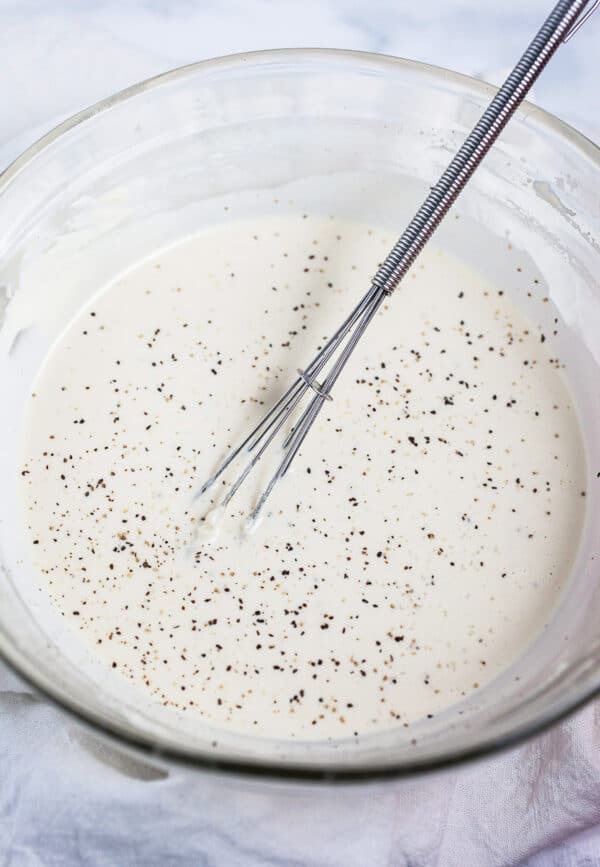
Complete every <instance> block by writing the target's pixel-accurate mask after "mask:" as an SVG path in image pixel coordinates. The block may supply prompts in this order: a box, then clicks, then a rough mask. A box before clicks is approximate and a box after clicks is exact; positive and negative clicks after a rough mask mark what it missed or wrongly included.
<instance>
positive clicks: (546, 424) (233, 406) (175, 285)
mask: <svg viewBox="0 0 600 867" xmlns="http://www.w3.org/2000/svg"><path fill="white" fill-rule="evenodd" d="M393 240H394V236H393V234H392V233H390V232H385V231H382V230H374V229H368V228H367V227H365V226H361V225H359V224H356V223H348V222H342V221H338V220H334V219H326V218H321V217H298V218H291V217H290V218H281V219H275V218H263V219H258V220H255V221H252V222H250V221H248V222H239V223H232V224H230V225H226V226H222V227H219V228H215V229H214V230H211V231H209V232H205V233H202V234H198V235H197V236H194V237H191V238H188V239H186V240H184V241H182V242H181V243H180V244H178V245H176V246H174V247H171V248H169V249H167V250H165V251H162V252H160V254H157V255H156V256H154V257H153V258H151V259H148V260H146V261H144V262H142V263H140V264H139V265H137V266H136V267H134V268H133V269H131V270H130V271H128V272H126V273H124V274H123V275H121V276H120V277H119V278H118V279H117V280H116V281H115V282H114V283H112V284H111V285H110V286H109V287H107V288H106V289H105V290H104V291H102V292H101V293H100V294H99V295H98V296H97V297H96V298H95V299H94V300H93V302H92V303H91V304H90V305H89V306H88V307H87V308H86V309H85V310H83V311H82V312H81V314H80V315H79V316H78V317H77V318H76V319H75V320H74V321H73V322H72V323H71V325H70V326H69V328H68V329H67V330H66V332H65V333H64V335H63V336H62V338H61V339H60V340H59V341H58V342H57V344H56V345H55V347H54V349H53V350H52V352H51V353H50V355H49V357H48V359H47V362H46V364H45V366H44V367H43V369H42V371H41V373H40V375H39V377H38V380H37V382H36V384H35V388H34V392H33V394H32V397H31V400H30V406H29V411H28V418H27V423H26V429H25V431H24V459H23V465H22V467H21V468H20V470H21V476H20V484H21V487H22V492H23V499H24V508H25V520H26V523H27V525H28V528H29V533H30V538H31V543H32V552H33V558H34V562H35V566H36V568H37V570H38V571H39V575H40V582H41V586H42V587H43V588H44V589H45V590H47V592H48V593H49V594H50V596H51V598H52V600H53V601H54V603H55V604H56V606H57V607H58V609H59V610H60V612H61V613H62V614H63V615H64V617H65V618H66V620H67V621H68V622H69V624H70V625H71V626H72V628H73V630H75V631H77V632H78V633H79V634H80V637H81V640H82V641H84V642H86V643H87V644H88V646H89V648H90V651H91V653H93V654H94V655H95V656H96V657H98V658H100V659H102V660H104V661H105V664H106V666H107V668H109V669H111V670H114V676H115V677H120V678H127V679H128V680H129V681H130V682H131V685H132V688H135V689H137V690H142V691H144V692H145V693H146V694H147V695H148V696H151V697H152V698H153V699H154V700H156V701H157V702H160V703H161V704H163V705H164V706H166V707H169V708H172V709H173V711H174V712H181V711H182V710H185V711H186V714H187V715H188V716H189V715H190V714H196V715H198V716H199V717H201V718H203V719H205V720H209V721H211V722H212V723H214V724H217V725H220V726H224V727H225V726H226V727H229V728H232V729H236V730H239V731H247V732H253V733H257V734H263V735H276V736H279V737H297V738H306V737H316V738H323V737H345V736H348V735H352V734H354V733H362V732H366V731H369V730H373V729H375V728H378V727H379V728H382V727H386V728H387V727H390V726H394V725H409V724H410V723H411V722H413V721H415V720H418V719H420V718H423V717H426V716H428V715H435V714H438V713H439V712H440V711H442V710H443V709H445V708H447V707H448V706H449V705H451V704H453V703H455V702H457V701H458V700H460V699H461V698H463V697H466V696H469V695H471V694H472V693H473V692H475V691H477V690H479V689H481V688H482V687H483V686H485V685H486V684H487V683H488V682H489V681H490V680H491V679H493V678H494V677H495V676H496V675H498V674H499V673H500V672H502V671H504V670H505V669H506V668H507V667H508V666H509V665H510V664H511V663H512V662H513V661H514V660H515V659H516V658H517V657H518V656H519V655H520V654H521V653H522V652H523V651H524V649H525V648H526V647H527V646H528V645H529V643H530V642H531V641H532V640H533V639H534V638H535V636H536V635H537V634H538V633H539V632H540V630H542V629H543V627H544V625H545V624H546V623H547V622H548V620H549V619H550V618H551V616H552V613H553V610H554V609H555V606H556V603H557V601H558V599H559V597H560V594H561V592H562V590H563V589H564V587H565V584H566V581H567V579H568V576H569V570H570V567H571V564H572V561H573V558H574V555H575V553H576V550H577V545H578V540H579V534H580V527H581V524H582V520H583V511H584V503H585V499H584V497H585V490H584V488H585V462H584V451H583V444H582V439H581V435H580V431H579V427H578V421H577V416H576V412H575V410H574V407H573V404H572V401H571V398H570V395H569V393H568V390H567V387H566V384H565V379H564V376H563V373H562V371H561V364H560V362H559V360H558V359H556V358H555V357H553V356H552V353H551V352H548V351H547V346H548V345H551V341H550V340H549V341H548V342H546V340H547V338H550V337H551V335H546V334H544V333H542V332H541V331H540V329H539V328H537V327H536V325H535V323H533V322H532V323H530V322H528V321H526V320H525V319H524V318H523V316H522V315H521V314H520V312H519V311H518V310H517V309H516V307H515V306H514V304H513V303H512V302H511V301H510V300H509V299H508V298H507V296H506V295H505V294H504V291H503V289H502V287H501V286H493V285H490V284H489V283H488V282H486V280H485V279H484V278H483V277H482V276H481V275H480V274H478V273H476V272H474V271H473V270H471V269H469V267H467V266H466V265H465V264H464V263H461V262H459V261H458V260H456V259H454V258H452V257H450V256H449V255H448V254H446V253H443V252H442V251H440V250H438V249H436V248H435V247H432V248H428V249H427V250H426V251H425V253H424V254H423V255H422V257H421V259H420V260H419V263H418V265H417V267H415V268H414V269H413V271H412V272H411V274H410V275H409V277H408V278H407V279H406V280H405V281H404V283H403V285H402V287H401V288H400V289H399V290H398V292H397V293H396V294H395V295H394V296H393V297H392V298H391V299H390V300H389V302H388V303H386V305H385V307H384V309H383V310H382V311H381V313H380V314H379V315H378V317H377V319H376V320H375V322H374V323H373V324H372V326H371V328H370V329H369V331H368V333H367V335H366V336H365V337H364V338H363V340H362V342H361V344H360V346H359V348H358V350H357V352H356V356H355V357H353V359H352V360H351V362H350V364H349V366H348V368H347V370H346V371H345V373H344V375H343V376H342V377H341V379H340V380H339V382H338V384H337V385H336V388H335V392H334V400H333V402H332V403H328V404H327V405H326V407H325V408H324V410H323V412H322V413H321V415H320V416H319V418H318V421H317V423H316V424H315V426H314V428H313V430H312V432H311V434H310V436H309V438H308V439H307V441H306V442H305V444H304V446H303V448H302V451H301V453H300V455H299V456H298V457H297V458H296V461H295V463H294V465H293V470H292V471H291V472H290V473H289V474H288V476H287V477H286V479H285V480H284V481H283V482H282V483H281V484H280V485H279V486H278V488H277V489H276V491H275V493H274V494H273V496H272V498H271V500H270V503H269V512H270V514H269V515H268V517H267V518H266V519H265V520H264V521H263V522H262V524H261V526H260V527H259V528H258V530H257V531H256V532H255V533H253V534H252V535H248V534H243V533H242V532H241V528H242V527H243V524H244V519H245V518H246V516H247V514H248V511H249V509H250V507H251V506H252V504H253V503H254V502H255V500H256V497H257V495H258V494H259V493H260V491H261V490H262V487H263V486H264V484H265V482H266V481H267V479H268V478H269V475H270V472H272V470H273V468H274V462H275V461H276V460H277V457H278V452H277V447H275V448H274V449H273V451H272V461H271V462H269V461H266V463H265V465H264V466H262V465H261V466H260V467H259V468H257V470H256V471H255V473H254V474H253V475H252V476H251V477H250V479H249V480H248V481H247V482H246V484H245V486H244V487H243V488H242V489H241V490H240V492H239V494H238V495H237V496H236V498H235V499H234V500H233V501H232V503H231V505H230V506H229V508H228V510H227V514H226V515H225V516H223V520H222V521H220V522H219V533H218V535H217V534H216V533H213V532H212V530H210V529H209V531H208V532H207V528H206V523H207V522H206V521H203V520H202V519H203V517H204V513H205V509H206V507H207V506H208V505H210V504H207V503H201V502H199V501H196V500H194V495H195V494H196V493H197V491H198V487H199V485H200V484H201V482H202V481H203V480H204V479H205V478H206V477H207V476H209V475H210V474H211V472H212V471H213V470H214V469H215V467H216V465H217V464H218V463H219V461H220V459H222V458H223V457H224V455H225V453H226V451H227V449H228V447H229V446H231V445H234V444H235V443H236V442H237V441H238V439H239V438H240V436H241V435H243V434H244V432H245V431H247V429H248V428H249V426H250V425H252V424H254V423H256V421H258V419H259V418H260V416H261V415H262V413H263V412H264V411H265V409H266V408H268V406H269V405H270V404H271V403H272V402H273V400H274V399H276V398H277V396H278V395H279V393H280V392H281V391H282V390H283V389H284V388H285V387H287V385H288V384H289V382H290V379H291V378H292V377H293V376H294V375H295V370H296V368H298V367H301V366H305V365H306V364H307V363H308V361H309V360H310V359H311V358H312V356H313V355H314V352H315V350H316V349H317V347H318V346H319V345H322V342H323V340H324V339H325V338H326V336H327V335H328V334H330V333H331V332H332V330H333V329H334V327H335V326H336V325H337V324H338V323H339V321H340V320H341V318H342V317H343V315H344V314H345V313H346V312H347V311H348V310H349V309H350V308H351V307H352V306H353V305H354V304H355V303H356V301H357V300H358V298H359V297H360V295H361V294H362V293H363V292H364V290H365V289H366V287H367V286H368V283H369V280H370V277H371V275H372V273H373V270H374V268H375V266H376V264H377V262H379V261H381V259H382V258H383V256H384V255H385V253H386V251H387V249H388V248H389V247H390V246H391V244H392V243H393ZM507 255H513V254H512V253H511V252H510V251H507ZM515 268H517V269H518V270H519V263H518V261H517V260H516V259H515ZM520 278H522V289H523V291H524V292H525V291H527V292H531V293H533V295H534V297H535V296H536V293H538V286H537V280H536V279H535V275H533V274H527V273H522V274H521V275H520ZM539 300H540V304H542V303H544V300H543V298H542V296H541V294H540V298H539ZM232 477H233V474H231V475H230V477H229V478H230V479H231V478H232ZM218 496H219V491H218V489H217V491H216V493H215V497H214V499H215V501H216V500H217V499H218Z"/></svg>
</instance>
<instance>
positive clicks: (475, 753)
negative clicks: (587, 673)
mask: <svg viewBox="0 0 600 867" xmlns="http://www.w3.org/2000/svg"><path fill="white" fill-rule="evenodd" d="M285 60H287V61H289V62H291V63H296V64H297V65H300V66H302V65H303V64H304V65H306V66H307V67H308V66H309V65H310V63H311V62H314V61H317V60H320V61H322V60H326V61H329V62H332V63H334V64H339V65H340V67H344V66H345V67H349V68H350V69H352V62H353V61H357V62H360V63H361V64H363V65H365V64H366V65H369V64H370V65H371V66H372V67H373V68H376V69H378V70H379V71H381V72H383V71H385V70H386V69H389V70H393V71H395V72H398V71H402V70H404V71H407V72H411V73H413V74H416V75H418V76H420V77H421V79H423V80H427V79H429V80H431V82H432V83H437V84H439V83H440V82H442V81H443V82H445V83H447V84H449V85H451V86H453V87H454V88H455V89H462V90H464V91H465V93H469V94H470V95H471V96H476V97H477V96H478V97H480V98H482V99H483V100H484V101H485V100H489V99H491V97H492V96H493V94H494V93H495V92H496V91H497V88H496V87H495V86H494V85H491V84H488V83H486V82H483V81H481V80H479V79H476V78H472V77H471V76H468V75H464V74H462V73H458V72H454V71H452V70H448V69H446V68H444V67H441V66H435V65H433V64H429V63H424V62H421V61H415V60H409V59H406V58H400V57H394V56H392V55H386V54H378V53H375V52H368V51H354V50H350V49H339V48H277V49H265V50H261V51H250V52H244V53H237V54H229V55H225V56H221V57H216V58H210V59H207V60H201V61H197V62H194V63H190V64H186V65H184V66H180V67H177V68H175V69H172V70H169V71H167V72H163V73H160V74H158V75H156V76H152V77H150V78H147V79H144V80H143V81H141V82H139V83H136V84H134V85H131V86H130V87H127V88H125V89H123V90H120V91H118V92H117V93H115V94H112V95H111V96H108V97H106V98H105V99H102V100H100V101H98V102H96V103H94V104H92V105H90V106H88V107H87V108H84V109H83V110H81V111H79V112H77V113H76V114H73V115H72V116H70V117H68V118H67V119H66V120H64V121H62V122H61V123H59V124H58V125H56V126H55V127H53V128H51V129H50V130H49V131H48V132H47V133H45V134H44V135H43V136H41V137H40V138H38V139H37V140H36V141H34V142H33V143H32V144H31V145H30V146H29V147H28V148H27V149H26V150H25V151H23V152H22V153H21V154H20V155H19V156H17V157H16V158H15V159H14V160H13V161H12V162H10V163H9V164H8V165H7V166H6V168H5V169H4V170H3V171H1V172H0V195H2V193H3V192H4V191H5V190H6V189H7V187H8V186H9V185H10V184H11V183H12V181H13V180H15V179H16V178H17V176H18V175H19V174H20V172H21V171H22V170H23V169H25V168H26V167H27V166H28V165H29V163H30V162H32V160H34V159H35V157H36V156H37V155H38V154H39V153H41V152H42V151H44V150H45V149H46V148H48V147H50V146H51V145H52V144H53V143H54V142H55V141H56V140H57V139H59V138H60V137H61V136H63V135H64V134H66V133H68V132H69V131H70V130H71V129H73V128H74V127H77V126H79V125H81V124H83V123H85V122H86V121H88V120H91V119H92V118H94V117H95V116H96V115H98V114H101V113H103V112H105V111H108V110H110V109H111V108H112V107H113V106H114V105H117V104H120V103H124V102H126V101H127V100H129V99H133V98H135V97H136V96H138V95H139V94H141V93H144V92H145V91H149V90H153V89H156V88H158V87H161V86H163V85H165V84H168V83H170V82H172V81H175V80H180V79H184V78H186V77H187V76H192V75H195V74H197V73H198V72H218V71H221V70H226V69H227V68H232V67H235V66H236V65H239V64H243V63H247V62H248V61H250V62H253V63H255V64H259V65H264V64H269V63H270V62H276V63H281V62H282V61H285ZM519 114H526V116H527V120H528V122H531V121H532V120H533V122H534V124H535V125H536V126H539V127H540V128H541V129H542V130H544V131H545V132H547V133H550V134H553V135H555V136H559V137H560V138H562V139H563V141H566V142H567V143H568V144H569V146H570V147H573V148H575V149H576V150H578V151H579V152H580V153H582V154H583V155H584V156H585V157H586V158H588V159H590V160H591V161H592V162H593V163H595V164H596V166H597V167H598V170H599V171H600V146H598V145H596V144H595V143H594V142H593V141H592V140H591V139H589V138H588V137H586V136H585V135H584V134H583V133H580V132H579V131H578V130H576V129H575V128H574V127H572V126H570V125H569V124H567V123H565V122H564V121H562V120H560V119H559V118H557V117H556V116H554V115H552V114H550V113H549V112H547V111H545V110H544V109H542V108H539V107H538V106H535V105H533V104H532V103H530V102H524V103H523V104H522V106H521V107H520V108H519V110H518V111H517V115H519ZM11 645H12V643H11V642H10V641H6V640H5V636H4V635H3V633H2V631H1V630H0V659H2V660H3V661H4V662H5V663H7V664H8V666H9V667H10V668H12V669H13V670H14V671H15V672H16V673H17V675H18V676H19V677H20V678H22V679H23V680H24V681H25V682H26V683H27V684H28V685H29V686H30V687H32V688H33V689H34V691H36V692H40V693H41V694H42V695H43V696H44V697H46V698H48V699H50V700H51V701H52V702H53V704H54V705H56V706H57V707H58V708H59V710H61V711H62V712H63V713H65V714H66V715H68V716H71V717H73V718H75V719H76V720H77V721H78V722H79V724H82V725H83V726H84V727H85V728H87V729H88V730H90V731H91V732H93V733H94V734H96V735H100V736H101V737H102V738H103V739H105V740H107V741H109V742H110V743H111V744H112V745H113V746H114V747H116V748H117V749H121V750H123V749H125V750H129V751H133V752H134V753H137V754H138V756H139V754H140V753H142V754H143V755H144V756H145V757H146V758H148V759H150V760H151V759H155V760H159V761H160V760H164V761H166V762H167V763H172V764H174V765H176V766H183V767H185V768H187V769H189V768H190V767H191V768H194V769H196V770H203V771H206V772H218V773H219V774H223V773H226V774H230V775H234V776H247V777H252V778H270V779H274V780H285V781H292V780H294V781H300V782H305V783H309V782H326V783H330V784H332V783H336V784H340V783H357V782H358V783H360V782H362V783H366V782H375V781H377V780H386V779H387V780H389V779H399V778H403V777H411V776H414V775H416V774H419V773H425V772H432V771H436V770H440V769H443V768H448V767H452V766H456V765H459V764H462V763H464V762H466V761H471V760H475V759H478V758H482V757H484V756H488V755H491V754H494V753H496V752H498V751H500V750H503V749H508V748H510V747H514V746H517V745H518V744H520V743H522V742H523V741H525V740H527V739H529V738H531V737H534V736H536V735H538V734H540V733H541V732H543V731H545V730H546V729H547V728H549V727H550V726H553V725H554V724H556V723H558V722H560V721H561V720H563V719H565V718H566V717H568V716H570V715H571V714H573V713H574V712H575V711H576V710H578V709H579V708H581V707H582V706H583V705H585V704H586V703H587V702H588V701H589V700H590V699H592V698H593V697H594V696H597V695H600V672H599V673H598V674H597V675H596V678H595V680H594V678H589V679H588V681H587V682H586V683H584V684H583V687H582V688H579V690H577V691H576V692H577V694H576V695H575V696H573V697H571V698H563V699H562V701H559V702H557V703H555V705H554V706H553V708H552V709H551V710H549V711H546V712H545V713H541V714H539V715H538V716H537V717H536V718H535V719H532V720H529V721H526V722H523V723H521V724H520V725H517V726H515V727H514V728H513V729H511V731H510V732H507V733H506V734H504V735H501V736H497V735H496V736H493V737H489V736H488V737H486V736H485V735H483V736H481V737H479V738H478V739H476V740H474V742H473V743H472V744H471V745H469V746H466V747H464V748H462V749H458V750H456V749H455V750H454V751H452V752H448V753H446V754H444V753H439V754H435V755H433V756H432V757H430V758H428V757H424V758H420V759H415V760H414V761H410V760H409V761H406V760H403V761H400V762H390V763H389V764H386V765H381V764H379V763H371V764H370V763H369V761H367V762H365V764H364V765H361V766H358V767H356V766H354V767H352V766H351V767H346V768H345V767H343V766H341V765H339V766H335V767H331V766H329V765H328V764H325V763H319V762H314V763H309V762H307V763H302V764H298V763H296V762H293V761H288V760H278V759H263V758H260V759H258V758H257V759H255V758H250V757H248V758H237V757H228V756H227V755H223V756H218V755H212V754H210V753H208V752H200V751H196V750H192V749H187V748H184V747H174V746H163V745H162V744H161V745H159V744H158V743H157V742H155V741H153V740H152V738H150V737H145V736H143V735H137V734H132V733H131V732H130V731H128V730H127V729H126V728H125V727H124V726H121V725H119V724H116V723H107V722H106V721H105V720H103V719H101V718H100V716H99V715H97V714H96V713H95V712H93V711H90V710H89V709H87V708H85V707H84V706H83V704H82V703H80V702H78V701H76V700H73V699H71V698H69V697H68V696H65V695H63V694H62V692H61V690H60V689H59V688H58V687H55V686H54V685H53V684H52V683H51V682H49V681H48V679H47V678H46V677H45V676H44V675H41V674H39V673H38V672H37V671H36V670H35V666H34V665H32V664H30V663H29V662H28V661H27V660H26V659H24V658H21V656H20V654H19V651H18V650H17V649H16V648H15V647H13V646H11Z"/></svg>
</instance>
